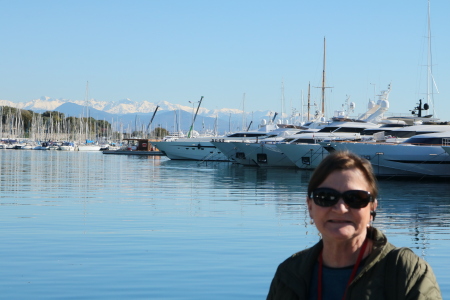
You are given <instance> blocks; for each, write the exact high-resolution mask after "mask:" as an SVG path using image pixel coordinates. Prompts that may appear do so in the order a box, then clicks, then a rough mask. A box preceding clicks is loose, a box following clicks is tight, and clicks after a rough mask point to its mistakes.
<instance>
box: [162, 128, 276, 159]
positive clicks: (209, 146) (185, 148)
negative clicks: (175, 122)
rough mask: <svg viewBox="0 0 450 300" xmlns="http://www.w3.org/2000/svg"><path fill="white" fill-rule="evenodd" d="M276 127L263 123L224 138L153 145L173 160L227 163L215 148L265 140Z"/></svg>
mask: <svg viewBox="0 0 450 300" xmlns="http://www.w3.org/2000/svg"><path fill="white" fill-rule="evenodd" d="M277 128H278V127H277V125H275V124H272V123H269V124H267V122H266V121H264V122H263V123H262V125H261V127H260V128H259V129H258V130H256V131H242V132H236V133H232V134H229V135H225V136H219V137H213V136H207V137H204V136H203V137H195V138H178V139H176V140H169V141H160V142H155V143H154V145H155V146H156V148H158V149H159V150H160V151H161V152H163V153H164V155H166V156H167V157H168V158H170V159H173V160H199V161H229V160H230V158H229V157H228V155H227V153H226V152H224V151H223V150H222V149H219V148H218V147H217V144H219V143H224V142H225V141H227V142H228V141H231V140H233V141H238V140H258V139H262V138H265V137H267V136H268V135H269V133H270V132H271V131H273V130H275V129H277Z"/></svg>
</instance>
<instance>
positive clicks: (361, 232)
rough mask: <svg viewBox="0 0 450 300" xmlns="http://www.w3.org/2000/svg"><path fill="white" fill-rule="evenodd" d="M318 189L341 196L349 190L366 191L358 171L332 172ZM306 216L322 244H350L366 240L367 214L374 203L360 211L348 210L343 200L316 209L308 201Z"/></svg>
mask: <svg viewBox="0 0 450 300" xmlns="http://www.w3.org/2000/svg"><path fill="white" fill-rule="evenodd" d="M318 187H323V188H331V189H335V190H336V191H338V192H340V193H343V192H345V191H348V190H364V191H369V192H371V190H370V186H369V184H368V183H367V181H366V179H365V176H364V174H363V173H362V172H361V171H360V170H359V169H356V168H355V169H349V170H338V171H334V172H332V173H331V174H330V175H328V177H327V178H326V179H325V181H324V182H322V183H321V184H320V185H319V186H318ZM307 203H308V209H309V214H310V216H311V218H312V219H313V220H314V223H315V224H316V226H317V229H318V230H319V232H320V233H321V234H322V238H323V239H324V240H329V241H333V240H334V241H349V240H352V239H355V238H358V237H365V235H366V230H367V224H369V222H370V211H371V210H375V209H376V206H377V202H376V200H375V202H371V203H369V205H367V206H366V207H363V208H356V209H355V208H350V207H348V206H347V205H346V204H345V202H344V200H343V199H342V198H340V199H339V201H338V202H337V203H336V204H335V205H333V206H330V207H322V206H318V205H316V204H315V203H314V201H313V200H312V199H310V198H307Z"/></svg>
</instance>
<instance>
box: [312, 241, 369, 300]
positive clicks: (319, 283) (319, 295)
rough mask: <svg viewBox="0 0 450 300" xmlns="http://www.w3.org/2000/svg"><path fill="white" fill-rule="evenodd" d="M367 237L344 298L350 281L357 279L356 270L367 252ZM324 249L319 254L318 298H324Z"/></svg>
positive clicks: (319, 299) (320, 299)
mask: <svg viewBox="0 0 450 300" xmlns="http://www.w3.org/2000/svg"><path fill="white" fill-rule="evenodd" d="M367 242H368V240H367V238H366V239H365V240H364V243H363V244H362V247H361V250H360V251H359V254H358V259H357V260H356V264H355V265H354V266H353V271H352V274H351V275H350V279H349V280H348V282H347V286H346V287H345V293H344V296H343V297H342V299H345V296H346V295H347V288H348V286H349V285H350V283H351V282H352V281H353V279H355V276H356V272H357V271H358V268H359V265H360V264H361V260H362V257H363V255H364V252H366V247H367ZM322 252H323V250H322V251H320V254H319V281H318V291H317V299H318V300H322V269H323V258H322Z"/></svg>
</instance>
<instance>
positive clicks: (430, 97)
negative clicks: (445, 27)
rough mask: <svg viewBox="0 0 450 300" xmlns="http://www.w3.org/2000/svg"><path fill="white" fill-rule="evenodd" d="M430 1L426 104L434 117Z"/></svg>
mask: <svg viewBox="0 0 450 300" xmlns="http://www.w3.org/2000/svg"><path fill="white" fill-rule="evenodd" d="M430 16H431V13H430V0H428V18H427V19H428V33H427V39H428V51H427V103H428V104H429V105H430V106H431V107H432V108H433V116H435V113H436V112H435V109H434V103H433V102H434V97H433V86H432V82H431V80H432V76H433V61H432V57H431V20H430Z"/></svg>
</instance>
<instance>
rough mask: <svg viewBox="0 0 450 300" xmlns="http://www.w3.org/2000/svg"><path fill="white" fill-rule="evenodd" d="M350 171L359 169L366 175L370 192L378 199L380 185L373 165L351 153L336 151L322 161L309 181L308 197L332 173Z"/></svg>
mask: <svg viewBox="0 0 450 300" xmlns="http://www.w3.org/2000/svg"><path fill="white" fill-rule="evenodd" d="M349 169H358V170H360V171H361V172H362V173H363V174H364V177H365V178H366V180H367V183H368V184H369V186H370V189H371V190H370V191H369V192H370V194H371V195H372V197H373V199H376V198H377V196H378V184H377V179H376V177H375V175H374V173H373V169H372V165H371V163H370V162H369V161H368V160H367V159H364V158H361V157H359V156H358V155H356V154H354V153H352V152H350V151H335V152H332V153H330V154H329V155H328V156H327V157H325V158H324V159H323V160H322V162H321V163H320V164H319V165H318V166H317V168H316V169H315V170H314V172H313V174H312V175H311V179H310V180H309V184H308V197H309V196H310V195H311V193H312V191H313V190H314V189H316V188H317V187H319V185H320V184H321V183H322V182H324V181H325V179H326V178H327V177H328V175H330V174H331V173H332V172H334V171H338V170H349Z"/></svg>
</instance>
